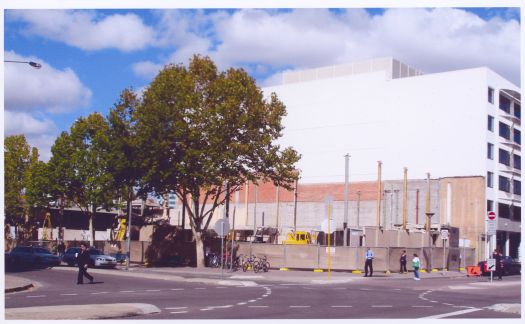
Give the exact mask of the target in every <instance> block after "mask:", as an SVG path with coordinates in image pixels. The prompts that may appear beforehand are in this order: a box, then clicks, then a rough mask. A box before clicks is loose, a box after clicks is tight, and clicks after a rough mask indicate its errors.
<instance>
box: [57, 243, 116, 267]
mask: <svg viewBox="0 0 525 324" xmlns="http://www.w3.org/2000/svg"><path fill="white" fill-rule="evenodd" d="M78 253H80V248H79V247H71V248H69V249H67V250H66V253H64V257H63V258H62V261H64V262H65V263H67V265H68V266H70V267H72V266H74V265H76V264H77V255H78ZM89 257H90V262H89V266H90V267H108V268H114V267H116V266H117V259H116V258H114V257H112V256H109V255H105V254H104V253H103V252H102V251H100V250H97V249H93V248H90V249H89Z"/></svg>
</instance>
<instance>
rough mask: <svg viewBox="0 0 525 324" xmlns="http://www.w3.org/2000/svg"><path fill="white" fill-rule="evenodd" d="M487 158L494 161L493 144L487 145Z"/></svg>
mask: <svg viewBox="0 0 525 324" xmlns="http://www.w3.org/2000/svg"><path fill="white" fill-rule="evenodd" d="M487 158H489V159H490V160H494V144H492V143H487Z"/></svg>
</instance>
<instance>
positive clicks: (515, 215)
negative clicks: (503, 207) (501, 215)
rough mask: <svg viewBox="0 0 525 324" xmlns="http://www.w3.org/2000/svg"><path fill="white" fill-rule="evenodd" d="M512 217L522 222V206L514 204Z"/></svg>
mask: <svg viewBox="0 0 525 324" xmlns="http://www.w3.org/2000/svg"><path fill="white" fill-rule="evenodd" d="M512 219H513V220H515V221H518V222H521V207H520V206H512Z"/></svg>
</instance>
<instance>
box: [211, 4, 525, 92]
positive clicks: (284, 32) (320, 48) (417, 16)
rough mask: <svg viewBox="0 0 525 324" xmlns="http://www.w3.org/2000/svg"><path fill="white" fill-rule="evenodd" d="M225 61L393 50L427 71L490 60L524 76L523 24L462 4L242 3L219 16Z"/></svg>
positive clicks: (316, 58) (282, 62) (305, 64)
mask: <svg viewBox="0 0 525 324" xmlns="http://www.w3.org/2000/svg"><path fill="white" fill-rule="evenodd" d="M215 33H216V37H217V39H218V40H219V41H220V45H219V46H218V47H217V48H216V50H215V51H214V52H211V54H212V57H214V59H216V60H217V61H218V62H220V64H221V65H234V66H236V65H242V64H247V63H250V64H253V63H258V64H266V65H270V66H272V67H274V68H276V67H289V66H293V67H294V68H309V67H317V66H324V65H330V64H339V63H347V62H352V61H356V60H361V59H367V58H372V57H384V56H393V57H396V58H398V59H400V60H401V61H404V62H406V63H407V64H409V65H411V66H413V67H416V68H418V69H420V70H423V71H424V72H427V73H431V72H439V71H446V70H450V69H462V68H471V67H479V66H488V67H489V68H491V69H493V70H495V71H496V72H497V73H499V74H502V75H503V76H504V77H506V78H508V79H509V80H511V81H513V82H514V83H516V84H519V71H520V70H519V62H520V61H519V60H520V52H519V51H520V45H519V44H520V26H519V23H518V22H517V21H516V20H506V21H504V20H502V19H500V18H492V19H490V20H483V19H481V18H480V17H478V16H477V15H475V14H473V13H470V12H466V11H464V10H461V9H451V8H438V9H433V10H428V9H389V10H386V11H385V12H384V13H383V14H381V15H375V16H372V15H369V14H368V13H367V12H366V11H364V10H362V9H348V10H346V11H342V12H339V13H335V12H331V11H329V10H327V9H296V10H293V11H289V12H277V11H266V10H253V9H247V10H240V11H235V12H234V13H233V14H231V15H230V16H226V17H225V16H224V15H223V16H222V18H221V19H218V20H217V26H216V30H215Z"/></svg>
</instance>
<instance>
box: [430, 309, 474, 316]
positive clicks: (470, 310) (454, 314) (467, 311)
mask: <svg viewBox="0 0 525 324" xmlns="http://www.w3.org/2000/svg"><path fill="white" fill-rule="evenodd" d="M480 310H481V309H480V308H471V309H464V310H461V311H457V312H452V313H446V314H439V315H432V316H427V317H421V318H444V317H450V316H456V315H462V314H467V313H472V312H477V311H480Z"/></svg>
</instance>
